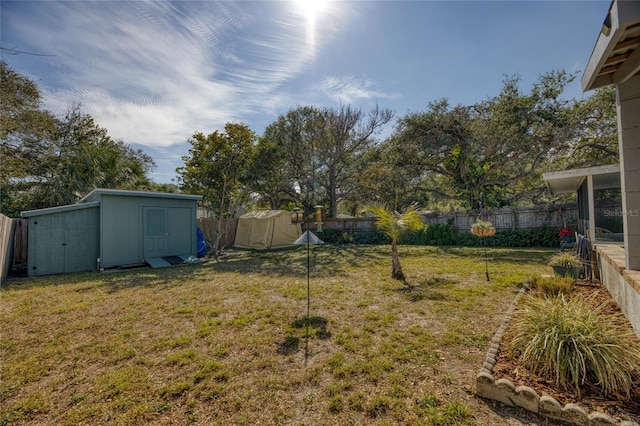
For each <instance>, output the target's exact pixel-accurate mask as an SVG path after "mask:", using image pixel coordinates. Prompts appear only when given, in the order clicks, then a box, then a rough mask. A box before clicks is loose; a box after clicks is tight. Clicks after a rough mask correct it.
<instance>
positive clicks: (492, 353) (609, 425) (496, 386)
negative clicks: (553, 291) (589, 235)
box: [476, 286, 640, 426]
mask: <svg viewBox="0 0 640 426" xmlns="http://www.w3.org/2000/svg"><path fill="white" fill-rule="evenodd" d="M528 290H529V287H528V286H523V287H522V288H521V289H520V291H519V292H518V294H517V295H516V297H515V299H514V301H513V303H512V304H511V306H510V307H509V309H508V310H507V313H506V315H505V319H504V321H503V323H502V325H501V326H500V328H498V331H497V332H496V334H495V335H494V336H493V339H492V340H491V344H490V347H489V350H488V351H487V355H486V359H485V361H484V363H483V364H482V368H481V369H480V372H479V373H478V375H477V377H476V395H477V396H480V397H482V398H486V399H491V400H494V401H498V402H501V403H503V404H506V405H510V406H512V407H520V408H523V409H525V410H528V411H531V412H533V413H537V414H542V415H543V416H546V417H549V418H551V419H556V420H562V421H565V422H567V423H571V424H575V425H581V426H640V425H639V424H638V423H636V422H630V421H622V422H620V423H618V422H617V421H616V420H615V419H614V418H612V417H611V416H608V415H606V414H604V413H600V412H597V411H596V412H593V413H587V412H586V411H585V410H584V409H583V408H581V407H579V406H577V405H576V404H572V403H568V404H566V405H565V406H562V404H560V403H559V402H558V401H557V400H556V399H555V398H553V397H551V396H548V395H542V396H540V395H539V394H538V393H537V392H536V391H535V390H533V389H531V388H530V387H528V386H517V385H515V384H514V383H513V382H512V381H511V380H508V379H496V378H495V377H494V376H493V367H495V365H496V354H497V351H498V349H499V346H500V343H501V342H502V338H503V336H504V332H505V330H506V329H507V326H508V325H509V322H510V321H511V317H512V315H513V312H514V311H515V309H516V307H517V305H518V301H519V300H520V298H521V297H522V295H523V294H524V293H526V292H527V291H528Z"/></svg>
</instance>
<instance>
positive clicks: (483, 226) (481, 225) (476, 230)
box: [471, 220, 496, 237]
mask: <svg viewBox="0 0 640 426" xmlns="http://www.w3.org/2000/svg"><path fill="white" fill-rule="evenodd" d="M471 233H472V234H473V235H476V236H478V237H490V236H491V235H494V234H495V233H496V228H494V227H493V224H492V223H491V222H485V221H484V220H478V221H477V222H476V223H474V224H473V225H471Z"/></svg>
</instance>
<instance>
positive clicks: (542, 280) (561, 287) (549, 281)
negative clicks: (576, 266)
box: [531, 275, 576, 297]
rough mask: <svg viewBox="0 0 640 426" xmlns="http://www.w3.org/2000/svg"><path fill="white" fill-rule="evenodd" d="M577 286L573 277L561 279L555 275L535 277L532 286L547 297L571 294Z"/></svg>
mask: <svg viewBox="0 0 640 426" xmlns="http://www.w3.org/2000/svg"><path fill="white" fill-rule="evenodd" d="M575 284H576V279H575V278H573V277H569V276H567V277H561V276H558V275H554V276H552V277H540V276H537V277H533V279H532V280H531V285H532V287H533V288H535V289H536V290H538V292H540V294H544V295H545V296H547V297H553V296H559V295H561V294H569V293H571V290H573V287H574V286H575Z"/></svg>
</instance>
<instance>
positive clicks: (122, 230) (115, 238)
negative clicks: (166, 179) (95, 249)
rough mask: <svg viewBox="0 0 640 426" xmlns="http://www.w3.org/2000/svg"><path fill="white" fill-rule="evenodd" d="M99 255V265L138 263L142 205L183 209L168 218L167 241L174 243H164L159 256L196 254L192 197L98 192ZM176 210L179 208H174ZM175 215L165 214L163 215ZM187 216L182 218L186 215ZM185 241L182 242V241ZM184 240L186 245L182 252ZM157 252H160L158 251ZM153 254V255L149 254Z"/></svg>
mask: <svg viewBox="0 0 640 426" xmlns="http://www.w3.org/2000/svg"><path fill="white" fill-rule="evenodd" d="M100 200H101V203H100V205H101V208H100V231H101V232H102V236H103V237H102V240H101V242H100V258H101V262H102V267H104V268H110V267H114V266H121V265H130V264H137V263H142V262H143V259H144V257H145V220H144V212H145V208H160V209H162V208H165V209H187V210H188V213H186V214H182V215H179V216H180V218H181V220H179V221H177V220H176V221H170V222H169V223H168V225H167V226H168V228H167V234H170V235H168V236H167V237H168V238H169V240H168V241H173V242H174V243H173V244H176V243H175V241H178V243H177V246H175V245H174V246H173V247H166V249H165V250H163V251H162V252H161V255H162V256H169V255H183V254H189V255H194V256H195V255H196V201H195V200H181V199H176V198H162V197H136V196H121V195H110V194H104V195H101V199H100ZM178 211H179V210H178ZM170 216H171V217H174V216H175V215H168V216H167V217H170ZM187 216H188V218H187V220H183V219H184V218H185V217H187ZM185 242H186V243H185ZM185 244H186V245H187V246H188V247H187V248H186V252H185V248H184V247H185ZM158 253H160V252H158ZM149 257H155V256H153V255H152V256H149Z"/></svg>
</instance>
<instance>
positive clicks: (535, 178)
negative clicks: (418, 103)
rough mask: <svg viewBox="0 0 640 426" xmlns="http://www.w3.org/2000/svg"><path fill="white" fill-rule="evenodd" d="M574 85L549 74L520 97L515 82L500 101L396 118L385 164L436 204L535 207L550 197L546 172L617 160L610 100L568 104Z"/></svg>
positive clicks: (432, 107)
mask: <svg viewBox="0 0 640 426" xmlns="http://www.w3.org/2000/svg"><path fill="white" fill-rule="evenodd" d="M572 80H573V76H571V75H568V74H567V73H565V72H562V71H553V72H549V73H547V74H544V75H542V76H540V78H539V79H538V81H537V82H536V83H535V84H534V85H533V87H532V89H531V91H530V92H529V93H522V92H521V91H520V89H519V88H518V83H519V79H518V78H516V77H510V78H507V79H505V81H504V84H503V88H502V90H501V92H500V93H499V94H498V95H497V96H495V97H493V98H491V99H488V100H486V101H483V102H480V103H477V104H475V105H471V106H462V105H458V106H455V107H451V106H450V105H449V103H448V102H447V101H446V100H440V101H436V102H432V103H430V104H429V105H428V108H427V111H425V112H418V113H410V114H407V115H406V116H405V117H403V118H401V119H400V120H399V121H398V125H397V127H396V131H395V132H394V134H393V135H392V136H391V137H390V138H389V139H388V140H387V141H386V144H387V145H388V148H386V149H387V150H389V152H391V153H392V154H391V155H389V156H388V158H389V159H390V160H391V161H392V163H391V164H388V166H387V167H389V168H390V169H402V170H403V172H404V173H405V174H406V173H407V172H410V175H411V178H410V179H409V181H412V182H415V183H418V184H417V185H416V186H415V187H416V188H418V189H417V191H424V192H427V193H429V194H430V195H431V197H432V199H441V200H442V199H445V200H446V199H450V200H451V199H455V200H458V202H459V203H460V204H461V205H463V206H466V207H471V208H477V207H478V206H479V205H480V200H481V194H483V195H484V200H485V201H486V203H487V204H489V205H492V206H505V205H516V204H518V203H522V204H530V203H533V202H536V201H538V200H539V197H540V196H541V195H542V194H544V193H545V191H544V187H543V183H542V179H541V173H542V172H543V171H546V170H551V169H561V168H565V167H563V165H564V166H567V165H578V164H582V165H594V164H603V162H604V161H615V155H614V153H615V150H614V149H613V146H612V140H613V139H612V138H613V135H614V134H615V125H614V122H613V121H612V120H611V118H612V117H615V109H612V108H615V107H614V105H613V104H612V102H611V100H612V99H611V95H610V94H609V93H607V92H602V93H597V94H596V95H594V96H593V97H591V98H589V99H588V100H586V101H575V100H566V99H564V98H563V97H562V93H563V91H564V89H565V87H566V85H567V84H568V83H569V82H571V81H572ZM603 120H604V121H603ZM603 156H604V157H605V159H603Z"/></svg>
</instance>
